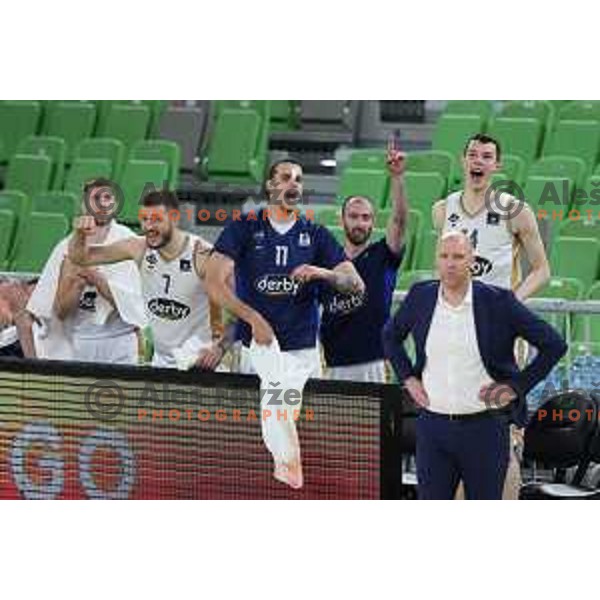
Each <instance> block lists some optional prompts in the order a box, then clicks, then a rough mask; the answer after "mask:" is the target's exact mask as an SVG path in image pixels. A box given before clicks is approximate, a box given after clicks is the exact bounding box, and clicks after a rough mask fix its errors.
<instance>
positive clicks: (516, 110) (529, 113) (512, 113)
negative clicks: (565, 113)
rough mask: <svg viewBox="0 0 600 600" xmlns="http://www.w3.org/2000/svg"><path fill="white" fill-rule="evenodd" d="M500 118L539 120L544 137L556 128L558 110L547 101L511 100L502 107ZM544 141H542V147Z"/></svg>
mask: <svg viewBox="0 0 600 600" xmlns="http://www.w3.org/2000/svg"><path fill="white" fill-rule="evenodd" d="M498 116H501V117H516V118H518V119H537V120H538V121H539V122H540V123H541V124H542V137H543V139H544V140H545V139H546V135H547V134H548V133H549V132H550V131H551V130H552V128H553V127H554V123H555V121H556V108H555V107H554V106H553V105H552V103H550V102H548V101H547V100H510V101H508V102H506V103H505V104H504V106H502V108H501V109H500V111H499V113H498ZM543 145H544V141H543V140H542V147H543Z"/></svg>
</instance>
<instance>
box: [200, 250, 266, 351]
mask: <svg viewBox="0 0 600 600" xmlns="http://www.w3.org/2000/svg"><path fill="white" fill-rule="evenodd" d="M234 266H235V263H234V261H233V259H231V258H229V256H226V255H225V254H221V253H220V252H216V251H214V252H213V253H212V254H211V256H210V258H209V259H208V260H207V261H206V262H205V264H204V280H205V284H206V291H207V293H208V295H209V297H210V299H211V300H212V301H213V302H215V303H217V304H219V305H220V306H222V307H224V308H226V309H227V310H228V311H230V312H231V313H233V314H234V315H235V316H236V317H238V318H239V319H241V320H242V321H245V322H246V323H248V324H249V325H250V326H251V327H252V337H254V339H255V340H256V343H257V344H264V345H268V344H270V343H271V342H272V341H273V338H274V337H275V334H274V333H273V329H272V328H271V326H270V325H269V323H267V321H266V320H265V319H264V318H263V317H262V316H261V315H260V313H258V312H257V311H256V310H254V309H253V308H252V307H250V306H249V305H248V304H246V303H245V302H242V300H240V299H239V298H238V297H237V296H236V294H235V292H234V291H233V285H232V282H233V272H234Z"/></svg>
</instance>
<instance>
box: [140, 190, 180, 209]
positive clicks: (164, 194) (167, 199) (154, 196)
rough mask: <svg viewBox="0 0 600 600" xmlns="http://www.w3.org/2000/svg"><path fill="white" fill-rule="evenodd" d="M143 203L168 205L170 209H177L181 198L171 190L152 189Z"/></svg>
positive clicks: (147, 204)
mask: <svg viewBox="0 0 600 600" xmlns="http://www.w3.org/2000/svg"><path fill="white" fill-rule="evenodd" d="M142 205H143V206H145V207H150V206H166V207H167V208H168V209H169V210H171V209H172V210H177V209H178V208H179V199H178V198H177V194H176V193H175V192H173V191H171V190H152V191H151V192H148V193H147V194H146V195H145V196H144V198H143V199H142Z"/></svg>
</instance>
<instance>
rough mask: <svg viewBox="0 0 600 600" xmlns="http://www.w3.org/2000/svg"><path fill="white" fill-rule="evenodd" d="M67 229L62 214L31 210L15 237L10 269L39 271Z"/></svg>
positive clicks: (67, 226) (66, 222) (29, 271)
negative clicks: (16, 237)
mask: <svg viewBox="0 0 600 600" xmlns="http://www.w3.org/2000/svg"><path fill="white" fill-rule="evenodd" d="M68 230H69V223H68V221H67V219H66V217H64V216H63V215H57V214H51V213H36V212H32V213H31V214H30V216H29V218H28V219H27V221H26V223H25V226H24V227H23V228H22V230H21V234H20V235H19V239H17V242H16V248H15V252H14V254H13V260H12V265H11V266H12V270H13V271H23V272H28V273H39V272H40V271H41V270H42V269H43V267H44V265H45V264H46V261H47V260H48V257H49V256H50V253H51V252H52V250H53V248H54V246H56V244H57V243H58V242H59V241H60V240H62V239H63V238H64V237H65V236H66V235H67V233H68Z"/></svg>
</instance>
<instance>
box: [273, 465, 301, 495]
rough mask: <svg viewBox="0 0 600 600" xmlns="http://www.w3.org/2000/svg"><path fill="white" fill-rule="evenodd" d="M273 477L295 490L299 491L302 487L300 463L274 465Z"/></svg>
mask: <svg viewBox="0 0 600 600" xmlns="http://www.w3.org/2000/svg"><path fill="white" fill-rule="evenodd" d="M273 477H275V479H277V481H280V482H281V483H285V484H286V485H289V486H290V487H291V488H293V489H295V490H299V489H300V488H301V487H302V486H303V485H304V477H303V475H302V463H300V462H299V461H298V462H293V463H276V464H275V471H274V472H273Z"/></svg>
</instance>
